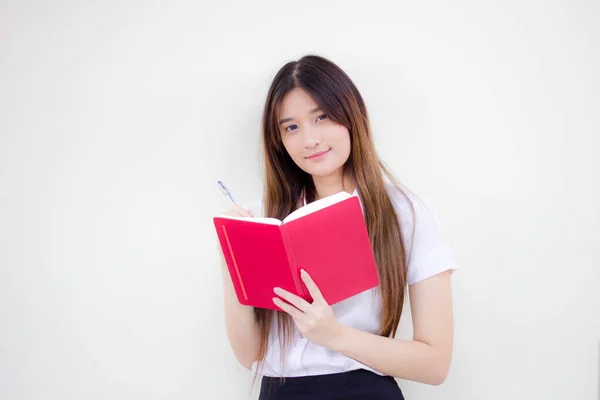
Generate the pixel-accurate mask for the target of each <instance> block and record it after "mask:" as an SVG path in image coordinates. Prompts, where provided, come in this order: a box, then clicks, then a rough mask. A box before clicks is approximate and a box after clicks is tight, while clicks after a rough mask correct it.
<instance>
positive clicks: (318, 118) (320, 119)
mask: <svg viewBox="0 0 600 400" xmlns="http://www.w3.org/2000/svg"><path fill="white" fill-rule="evenodd" d="M325 118H327V115H325V114H321V115H319V116H318V117H317V121H322V120H324V119H325Z"/></svg>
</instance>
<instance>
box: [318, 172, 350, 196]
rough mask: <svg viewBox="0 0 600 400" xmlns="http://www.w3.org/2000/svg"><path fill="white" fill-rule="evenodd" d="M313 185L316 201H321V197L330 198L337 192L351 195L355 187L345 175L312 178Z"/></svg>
mask: <svg viewBox="0 0 600 400" xmlns="http://www.w3.org/2000/svg"><path fill="white" fill-rule="evenodd" d="M313 183H314V184H315V190H316V199H315V200H318V199H322V198H323V197H327V196H331V195H333V194H336V193H339V192H343V191H345V192H348V193H350V194H352V193H353V192H354V189H355V188H356V185H355V184H354V182H353V179H351V178H350V177H349V176H348V175H347V174H346V175H345V176H334V175H331V176H319V177H313Z"/></svg>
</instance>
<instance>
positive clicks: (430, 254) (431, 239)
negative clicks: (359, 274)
mask: <svg viewBox="0 0 600 400" xmlns="http://www.w3.org/2000/svg"><path fill="white" fill-rule="evenodd" d="M387 189H388V193H389V196H390V199H391V200H392V203H393V204H394V208H395V210H396V214H397V215H398V219H399V222H400V226H401V229H402V236H403V239H404V243H405V245H406V248H407V250H408V252H409V254H410V257H409V259H410V262H409V267H408V277H407V281H408V283H409V284H413V283H416V282H418V281H420V280H422V279H425V278H428V277H430V276H432V275H435V274H436V273H439V272H442V271H444V270H447V269H450V270H455V269H456V268H457V267H456V264H455V262H454V258H453V255H452V251H451V249H450V246H449V244H448V242H447V241H446V239H445V237H444V234H443V233H442V230H441V227H440V223H439V220H438V218H437V215H436V212H435V209H434V207H433V206H432V202H431V200H429V199H423V198H422V197H420V196H417V195H416V194H415V193H413V192H411V191H409V190H405V189H403V188H402V189H400V188H397V187H396V186H394V185H388V188H387Z"/></svg>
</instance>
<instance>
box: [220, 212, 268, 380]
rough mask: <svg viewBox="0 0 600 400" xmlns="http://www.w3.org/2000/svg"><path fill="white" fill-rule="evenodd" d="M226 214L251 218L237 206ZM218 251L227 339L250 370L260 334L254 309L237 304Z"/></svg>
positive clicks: (231, 284)
mask: <svg viewBox="0 0 600 400" xmlns="http://www.w3.org/2000/svg"><path fill="white" fill-rule="evenodd" d="M227 214H229V215H235V216H242V217H252V216H253V215H252V213H251V212H250V213H249V212H247V211H246V210H244V209H243V208H241V207H239V206H234V207H233V208H232V209H231V210H230V211H229V212H228V213H227ZM218 251H219V254H220V257H221V271H222V275H223V294H224V297H225V299H224V300H225V327H226V329H227V339H228V340H229V343H230V344H231V348H232V349H233V353H234V354H235V357H236V358H237V360H238V361H239V363H240V364H242V365H243V366H244V367H246V368H248V369H250V370H251V369H252V363H253V362H254V361H255V360H256V359H257V358H258V349H259V344H260V334H259V332H258V327H257V324H256V320H255V317H254V307H250V306H245V305H243V304H240V303H239V302H238V299H237V296H236V294H235V288H234V287H233V283H232V282H231V277H230V275H229V270H228V269H227V264H226V262H225V258H224V257H223V253H222V251H221V247H218Z"/></svg>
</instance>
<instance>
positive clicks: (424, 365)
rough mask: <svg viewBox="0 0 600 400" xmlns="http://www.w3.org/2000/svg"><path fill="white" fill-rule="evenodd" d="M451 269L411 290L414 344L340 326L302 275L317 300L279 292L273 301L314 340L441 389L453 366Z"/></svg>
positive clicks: (363, 360) (381, 369) (389, 372)
mask: <svg viewBox="0 0 600 400" xmlns="http://www.w3.org/2000/svg"><path fill="white" fill-rule="evenodd" d="M450 274H451V273H450V271H446V272H442V273H439V274H437V275H435V276H432V277H431V278H427V279H424V280H422V281H420V282H418V283H415V284H413V285H410V286H409V291H410V306H411V313H412V319H413V340H411V341H406V340H398V339H393V338H387V337H383V336H379V335H375V334H373V333H368V332H364V331H361V330H358V329H355V328H350V327H348V326H344V325H342V324H340V323H339V322H338V321H337V320H336V318H335V315H334V313H333V310H332V308H331V307H330V306H329V305H328V304H327V302H326V301H325V299H324V298H323V296H322V294H321V292H320V290H319V288H318V287H317V285H316V284H315V283H314V281H313V280H312V278H311V277H310V276H309V275H308V274H307V273H305V272H304V271H303V272H302V275H301V276H302V279H303V281H304V283H305V284H306V287H307V288H308V290H309V292H310V294H311V296H312V298H313V302H312V303H311V304H309V303H308V302H306V301H305V300H304V299H302V298H300V297H298V296H296V295H294V294H292V293H290V292H288V291H286V290H283V289H281V288H276V289H275V294H277V295H278V296H280V297H281V298H283V299H284V300H286V301H287V302H289V303H290V304H288V303H286V302H284V301H283V300H281V299H279V298H278V297H275V298H274V299H273V302H274V303H275V304H276V305H277V306H278V307H279V308H281V309H282V310H283V311H285V312H287V313H288V314H290V315H291V316H292V317H293V318H294V322H295V323H296V326H297V327H298V329H299V330H300V332H302V334H303V335H304V336H305V337H306V338H307V339H308V340H310V341H311V342H313V343H315V344H319V345H321V346H325V347H328V348H329V349H331V350H333V351H336V352H338V353H342V354H345V355H346V356H348V357H350V358H353V359H355V360H357V361H359V362H361V363H363V364H365V365H367V366H369V367H371V368H373V369H375V370H377V371H381V372H383V373H385V374H387V375H391V376H394V377H397V378H402V379H408V380H412V381H417V382H423V383H428V384H431V385H439V384H441V383H442V382H444V380H445V379H446V375H447V374H448V370H449V368H450V360H451V358H452V345H453V316H452V314H453V313H452V293H451V281H450Z"/></svg>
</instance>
